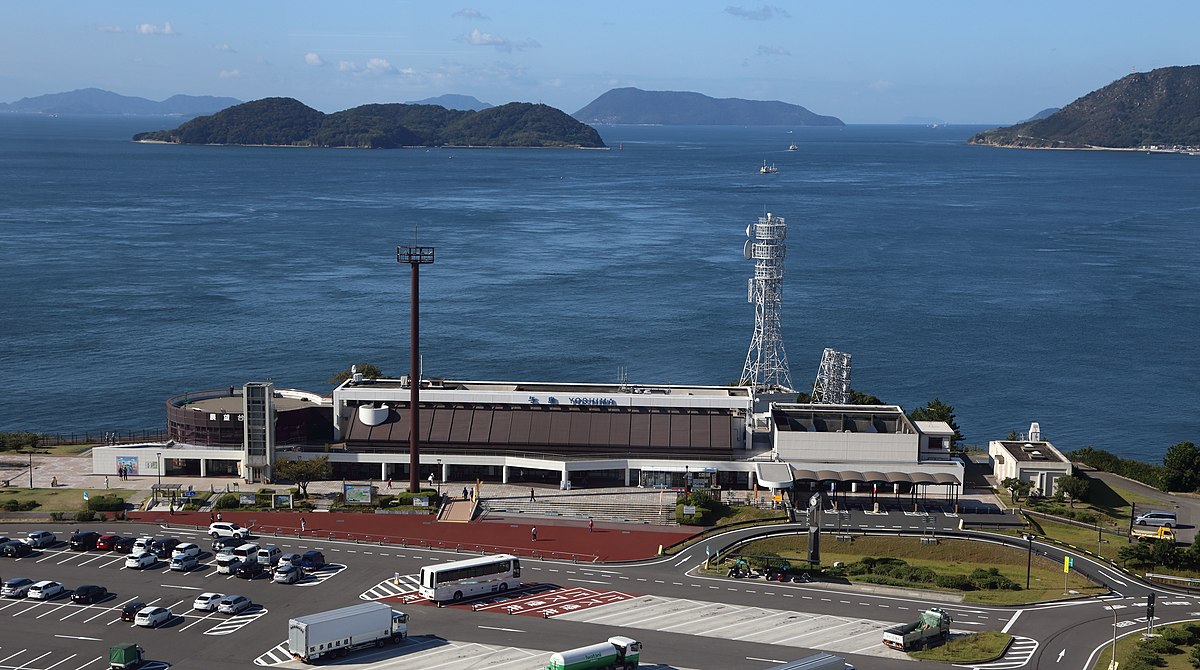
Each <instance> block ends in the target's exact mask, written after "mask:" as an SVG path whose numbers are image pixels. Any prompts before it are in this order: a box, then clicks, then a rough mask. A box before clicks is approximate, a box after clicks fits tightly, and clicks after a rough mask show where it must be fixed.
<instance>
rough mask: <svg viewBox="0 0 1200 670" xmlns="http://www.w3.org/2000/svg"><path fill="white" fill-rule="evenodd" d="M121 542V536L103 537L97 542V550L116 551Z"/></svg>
mask: <svg viewBox="0 0 1200 670" xmlns="http://www.w3.org/2000/svg"><path fill="white" fill-rule="evenodd" d="M120 540H121V536H120V535H101V536H100V538H99V539H97V540H96V549H97V550H99V551H112V550H113V549H116V544H117V542H119V541H120Z"/></svg>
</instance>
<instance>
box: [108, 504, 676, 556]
mask: <svg viewBox="0 0 1200 670" xmlns="http://www.w3.org/2000/svg"><path fill="white" fill-rule="evenodd" d="M128 518H129V520H130V521H140V522H150V523H161V524H177V525H194V526H205V527H207V526H208V523H209V520H210V519H209V514H208V513H207V512H176V513H175V514H174V515H171V514H168V513H165V512H130V513H129V514H128ZM301 518H303V519H304V531H303V532H301V530H300V520H301ZM221 520H222V521H232V522H233V523H237V524H240V525H242V526H246V527H249V528H251V530H257V531H258V532H261V533H275V534H281V535H289V536H304V537H311V538H314V539H334V540H358V541H360V542H366V543H383V544H398V545H408V546H421V547H432V548H440V549H461V550H463V551H485V552H488V553H510V554H514V555H517V556H538V557H542V558H549V559H562V560H577V561H580V562H587V563H590V562H594V561H601V562H603V561H631V560H638V559H645V558H652V557H654V556H656V555H657V554H658V548H659V546H660V545H661V546H663V547H667V546H670V545H672V544H674V543H676V542H679V541H681V540H683V539H686V538H687V537H690V536H691V535H692V534H693V531H691V530H687V529H683V528H676V527H669V526H649V525H636V524H617V523H601V524H596V527H595V529H594V530H592V531H590V532H589V531H588V527H587V524H586V522H583V521H566V520H560V519H538V520H536V521H535V520H532V519H519V520H516V519H486V520H475V521H471V522H469V523H438V522H437V521H434V520H433V517H432V516H427V515H412V514H364V513H358V514H356V513H349V512H318V513H303V514H302V513H300V512H238V511H222V512H221ZM535 527H536V528H537V540H536V541H535V540H534V539H533V536H532V535H533V534H532V529H533V528H535Z"/></svg>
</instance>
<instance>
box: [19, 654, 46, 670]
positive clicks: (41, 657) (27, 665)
mask: <svg viewBox="0 0 1200 670" xmlns="http://www.w3.org/2000/svg"><path fill="white" fill-rule="evenodd" d="M52 653H54V652H50V651H48V652H46V653H44V654H42V655H41V656H38V657H37V658H35V659H33V660H30V661H25V662H24V663H22V664H21V665H19V666H17V670H20V669H21V668H26V667H29V664H30V663H36V662H38V661H40V660H42V659H43V658H46V657H47V656H49V655H50V654H52Z"/></svg>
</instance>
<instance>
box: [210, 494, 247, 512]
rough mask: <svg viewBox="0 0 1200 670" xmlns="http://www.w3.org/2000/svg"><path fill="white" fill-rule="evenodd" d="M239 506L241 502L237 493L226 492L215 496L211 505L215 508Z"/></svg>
mask: <svg viewBox="0 0 1200 670" xmlns="http://www.w3.org/2000/svg"><path fill="white" fill-rule="evenodd" d="M240 506H241V503H239V502H238V495H237V494H236V493H226V494H225V495H223V496H221V497H220V498H217V502H215V503H213V507H215V508H216V509H234V508H236V507H240Z"/></svg>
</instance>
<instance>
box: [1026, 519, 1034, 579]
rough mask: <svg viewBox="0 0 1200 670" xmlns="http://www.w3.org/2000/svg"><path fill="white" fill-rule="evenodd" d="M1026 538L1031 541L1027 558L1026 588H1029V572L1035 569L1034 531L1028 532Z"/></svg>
mask: <svg viewBox="0 0 1200 670" xmlns="http://www.w3.org/2000/svg"><path fill="white" fill-rule="evenodd" d="M1025 539H1026V540H1027V541H1028V542H1029V556H1028V557H1027V558H1026V559H1025V590H1026V591H1028V590H1029V574H1030V573H1031V572H1032V571H1033V533H1027V534H1026V535H1025Z"/></svg>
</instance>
